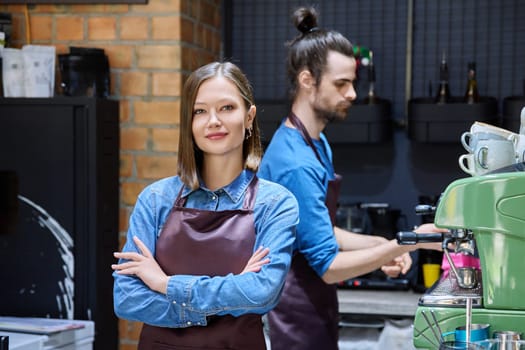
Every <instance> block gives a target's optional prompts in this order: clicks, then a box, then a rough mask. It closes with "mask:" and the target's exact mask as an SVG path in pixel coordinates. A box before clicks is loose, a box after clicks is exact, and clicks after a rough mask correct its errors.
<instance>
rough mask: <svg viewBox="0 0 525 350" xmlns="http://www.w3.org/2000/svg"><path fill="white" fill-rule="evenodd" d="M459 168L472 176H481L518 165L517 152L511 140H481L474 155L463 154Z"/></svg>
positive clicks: (459, 161) (459, 160)
mask: <svg viewBox="0 0 525 350" xmlns="http://www.w3.org/2000/svg"><path fill="white" fill-rule="evenodd" d="M458 163H459V167H460V168H461V169H462V170H463V171H464V172H466V173H467V174H470V175H472V176H480V175H484V174H486V173H489V172H491V171H494V170H497V169H500V168H503V167H505V166H509V165H512V164H515V163H516V152H515V150H514V143H513V142H512V141H511V140H497V139H488V140H479V141H478V142H477V143H476V148H475V149H474V151H473V152H472V153H469V154H462V155H461V156H460V157H459V159H458Z"/></svg>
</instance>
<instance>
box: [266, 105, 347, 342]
mask: <svg viewBox="0 0 525 350" xmlns="http://www.w3.org/2000/svg"><path fill="white" fill-rule="evenodd" d="M288 119H289V120H290V122H291V123H292V124H293V125H294V127H295V128H296V129H297V130H298V131H299V132H300V133H301V135H302V136H303V138H304V139H305V141H306V142H307V143H308V145H309V146H310V148H312V150H313V151H314V153H315V155H316V157H317V159H318V160H319V161H320V162H321V163H322V161H321V157H320V156H319V154H318V153H317V149H316V148H315V145H314V144H313V141H312V139H311V137H310V135H309V134H308V131H307V130H306V128H305V127H304V125H303V123H302V122H301V121H300V120H299V118H297V116H296V115H295V114H293V113H290V115H289V116H288ZM334 175H335V178H334V180H331V181H329V182H328V189H327V193H326V206H327V208H328V211H329V213H330V219H331V220H332V225H335V212H336V210H337V200H338V197H339V191H340V187H341V179H342V177H341V176H340V175H338V174H334ZM268 320H269V323H270V339H271V348H272V350H319V349H323V350H332V349H337V348H338V346H337V341H338V324H339V304H338V301H337V289H336V285H335V284H327V283H325V282H324V281H323V280H322V278H321V277H319V275H318V274H317V273H316V272H315V271H314V270H313V269H312V268H311V267H310V265H309V264H308V261H307V260H306V258H305V257H304V255H303V254H301V253H296V254H295V255H294V257H293V259H292V266H291V268H290V272H289V273H288V275H287V276H286V284H285V288H284V291H283V294H282V296H281V299H280V302H279V304H278V305H277V307H276V308H274V309H273V310H272V311H271V312H270V313H269V315H268Z"/></svg>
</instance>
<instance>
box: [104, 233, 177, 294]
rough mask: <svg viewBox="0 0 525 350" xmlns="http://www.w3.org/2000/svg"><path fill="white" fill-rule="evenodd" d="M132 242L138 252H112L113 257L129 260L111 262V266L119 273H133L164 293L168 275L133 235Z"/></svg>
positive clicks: (150, 286) (149, 285) (153, 288)
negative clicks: (118, 262)
mask: <svg viewBox="0 0 525 350" xmlns="http://www.w3.org/2000/svg"><path fill="white" fill-rule="evenodd" d="M133 242H135V244H136V245H137V247H138V249H139V251H140V253H133V252H115V253H113V256H114V257H115V258H117V259H124V260H129V261H126V262H123V263H120V264H113V265H111V268H112V269H113V270H115V271H116V272H117V273H118V274H121V275H135V276H137V277H138V278H140V279H141V280H142V282H144V283H145V284H146V285H147V286H148V287H149V288H151V289H152V290H154V291H157V292H159V293H162V294H166V291H167V288H168V279H169V277H168V276H167V275H166V274H165V273H164V271H162V269H161V267H160V266H159V264H158V263H157V261H156V260H155V258H154V257H153V255H152V254H151V252H150V251H149V249H148V247H146V246H145V245H144V243H142V241H141V240H140V239H138V238H137V237H133Z"/></svg>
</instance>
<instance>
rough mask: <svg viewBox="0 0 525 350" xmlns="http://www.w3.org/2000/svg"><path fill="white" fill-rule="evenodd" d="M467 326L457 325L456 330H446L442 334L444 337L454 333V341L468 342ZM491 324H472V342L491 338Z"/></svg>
mask: <svg viewBox="0 0 525 350" xmlns="http://www.w3.org/2000/svg"><path fill="white" fill-rule="evenodd" d="M466 328H467V327H466V326H459V327H456V329H455V330H453V331H450V332H445V333H443V334H442V336H443V337H447V336H449V335H452V334H454V341H459V342H466V341H467V331H466ZM489 332H490V325H489V324H482V323H473V324H471V325H470V340H469V341H470V342H476V341H481V340H485V339H488V338H489Z"/></svg>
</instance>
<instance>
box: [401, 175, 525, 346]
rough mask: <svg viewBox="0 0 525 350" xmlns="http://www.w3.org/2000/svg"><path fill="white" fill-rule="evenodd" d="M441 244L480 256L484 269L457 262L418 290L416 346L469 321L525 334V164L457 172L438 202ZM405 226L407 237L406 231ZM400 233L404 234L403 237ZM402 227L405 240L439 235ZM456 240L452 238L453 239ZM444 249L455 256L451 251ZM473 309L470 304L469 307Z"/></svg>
mask: <svg viewBox="0 0 525 350" xmlns="http://www.w3.org/2000/svg"><path fill="white" fill-rule="evenodd" d="M434 223H435V224H436V226H438V227H441V228H447V229H449V230H450V233H446V234H441V238H440V239H441V240H442V242H443V246H444V247H447V246H448V247H451V246H453V247H455V248H454V249H455V251H456V253H459V254H476V253H477V255H478V256H479V260H480V264H479V266H480V267H481V270H479V269H473V268H459V267H455V266H454V264H453V261H451V260H450V259H449V263H450V264H451V271H450V273H449V275H448V276H446V277H442V278H441V279H440V280H439V281H437V282H436V283H435V284H434V285H433V286H432V287H431V288H429V289H428V290H427V291H426V293H425V294H424V295H423V296H422V297H421V298H420V300H419V304H418V308H417V311H416V315H415V320H414V335H413V340H414V346H415V347H416V348H418V349H437V348H439V344H440V342H439V341H440V340H443V339H444V340H454V336H453V335H449V336H448V337H446V338H442V339H440V333H446V332H453V331H454V330H455V329H456V327H459V326H464V327H465V326H466V324H467V323H468V321H469V319H468V318H469V317H470V323H468V324H489V325H490V334H489V337H492V335H493V333H494V332H495V331H514V332H518V333H521V334H522V339H523V337H524V336H525V172H523V171H513V172H498V173H494V174H489V175H484V176H478V177H471V178H465V179H459V180H456V181H454V182H452V183H451V184H450V185H449V186H448V187H447V188H446V190H445V192H443V194H442V195H441V198H440V200H439V202H438V204H437V208H435V220H434ZM403 233H404V234H406V235H407V237H402V236H403ZM400 234H401V237H400ZM408 234H409V233H408V232H400V233H398V241H399V243H400V244H412V243H413V242H421V241H432V240H433V241H437V237H436V236H438V235H436V234H429V236H433V238H428V237H424V236H425V234H414V233H412V235H413V236H409V235H408ZM451 243H452V244H451ZM445 256H446V257H447V258H450V254H448V253H446V254H445ZM467 310H472V311H471V312H466V311H467Z"/></svg>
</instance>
